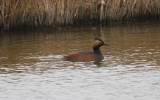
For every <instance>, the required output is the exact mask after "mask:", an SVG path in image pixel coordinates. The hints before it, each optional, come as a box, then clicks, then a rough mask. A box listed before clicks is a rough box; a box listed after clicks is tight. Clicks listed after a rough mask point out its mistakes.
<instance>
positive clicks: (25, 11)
mask: <svg viewBox="0 0 160 100" xmlns="http://www.w3.org/2000/svg"><path fill="white" fill-rule="evenodd" d="M148 16H152V17H153V18H154V17H155V18H157V19H159V16H160V0H0V26H1V27H5V28H9V27H16V26H58V25H68V24H75V23H81V24H83V23H92V22H97V23H99V22H107V21H115V20H116V21H121V20H126V19H128V20H130V19H132V18H139V17H141V18H143V17H148Z"/></svg>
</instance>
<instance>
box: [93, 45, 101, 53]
mask: <svg viewBox="0 0 160 100" xmlns="http://www.w3.org/2000/svg"><path fill="white" fill-rule="evenodd" d="M93 51H94V53H96V54H102V53H101V51H100V47H96V48H93Z"/></svg>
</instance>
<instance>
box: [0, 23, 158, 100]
mask: <svg viewBox="0 0 160 100" xmlns="http://www.w3.org/2000/svg"><path fill="white" fill-rule="evenodd" d="M159 27H160V24H159V23H141V24H140V23H137V24H131V23H128V24H121V25H110V26H105V27H99V26H98V27H94V26H88V27H76V28H70V29H66V30H46V31H44V30H43V31H12V32H9V33H2V34H1V35H0V95H1V96H0V99H2V100H22V99H23V100H35V99H39V100H72V99H76V100H104V99H105V100H106V99H107V100H110V99H113V100H124V99H125V98H127V99H129V100H133V99H134V100H135V99H136V100H137V99H138V100H159V99H160V92H159V90H160V59H159V58H160V28H159ZM95 37H99V38H101V39H102V40H104V41H105V42H106V43H108V44H110V45H109V46H103V47H102V48H101V51H102V53H103V55H104V57H105V58H104V60H103V61H102V62H100V63H98V64H97V63H94V62H69V61H63V60H62V57H63V56H64V55H66V54H69V53H72V52H77V51H92V45H93V42H94V38H95Z"/></svg>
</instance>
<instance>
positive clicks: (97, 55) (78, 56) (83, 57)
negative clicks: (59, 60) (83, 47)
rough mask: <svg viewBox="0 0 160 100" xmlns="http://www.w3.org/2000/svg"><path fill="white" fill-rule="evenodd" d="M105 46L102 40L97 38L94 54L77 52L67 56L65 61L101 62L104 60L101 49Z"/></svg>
mask: <svg viewBox="0 0 160 100" xmlns="http://www.w3.org/2000/svg"><path fill="white" fill-rule="evenodd" d="M103 45H108V44H105V43H104V42H103V41H102V40H101V39H99V38H95V42H94V44H93V51H94V52H77V53H72V54H69V55H67V56H64V60H66V61H73V62H85V61H101V60H103V59H104V57H103V55H102V53H101V51H100V47H101V46H103Z"/></svg>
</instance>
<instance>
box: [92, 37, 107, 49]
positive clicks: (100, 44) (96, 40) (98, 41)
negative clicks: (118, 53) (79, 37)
mask: <svg viewBox="0 0 160 100" xmlns="http://www.w3.org/2000/svg"><path fill="white" fill-rule="evenodd" d="M103 45H108V44H105V43H104V42H103V41H102V40H101V39H99V38H95V42H94V44H93V48H99V47H101V46H103Z"/></svg>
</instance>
